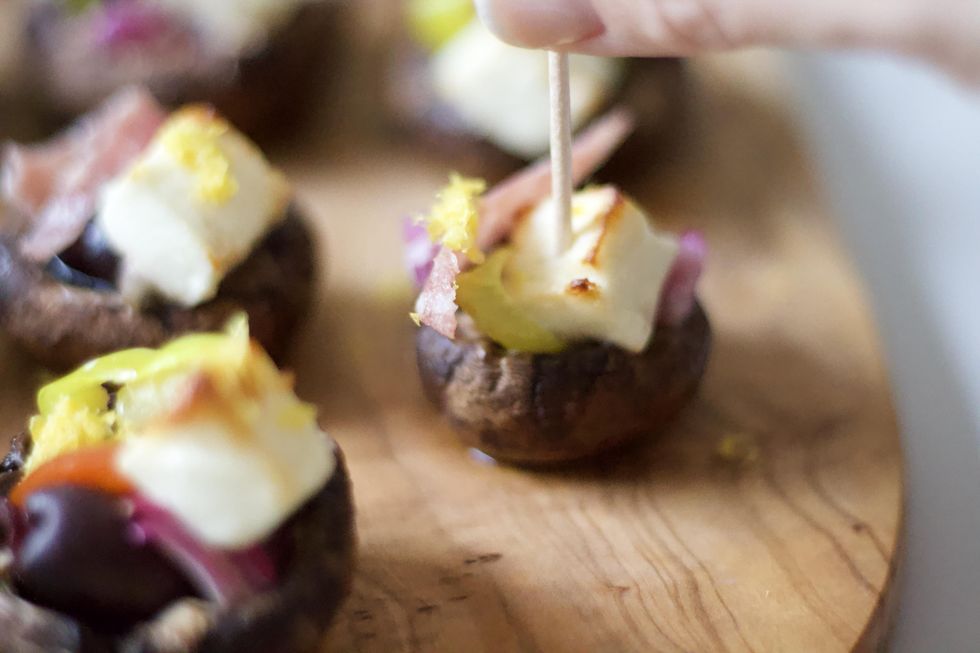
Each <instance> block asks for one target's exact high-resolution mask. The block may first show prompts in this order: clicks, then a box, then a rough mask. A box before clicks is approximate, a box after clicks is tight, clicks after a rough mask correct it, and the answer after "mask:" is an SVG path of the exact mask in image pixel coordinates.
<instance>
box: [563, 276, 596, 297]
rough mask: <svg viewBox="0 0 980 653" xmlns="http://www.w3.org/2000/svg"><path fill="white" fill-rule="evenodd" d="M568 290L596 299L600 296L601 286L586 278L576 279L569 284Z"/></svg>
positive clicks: (573, 293)
mask: <svg viewBox="0 0 980 653" xmlns="http://www.w3.org/2000/svg"><path fill="white" fill-rule="evenodd" d="M567 292H568V294H570V295H575V296H578V297H587V298H590V299H594V298H597V297H598V296H599V286H597V285H596V284H595V283H594V282H592V281H590V280H589V279H586V278H582V279H574V280H572V282H571V283H569V284H568V290H567Z"/></svg>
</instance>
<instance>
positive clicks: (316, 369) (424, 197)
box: [0, 16, 902, 653]
mask: <svg viewBox="0 0 980 653" xmlns="http://www.w3.org/2000/svg"><path fill="white" fill-rule="evenodd" d="M376 18H378V21H380V22H384V18H383V17H380V18H379V17H377V16H376ZM358 61H360V63H358V62H354V63H352V64H351V65H350V66H349V67H348V68H347V69H346V75H345V77H346V80H345V82H344V83H345V84H346V86H347V87H349V90H350V91H351V92H349V93H347V97H346V98H345V99H342V100H341V101H340V103H339V104H338V105H336V106H339V107H341V109H335V110H334V111H333V113H334V114H335V115H334V116H333V119H332V121H331V122H330V123H328V124H330V125H332V128H331V130H330V131H329V133H328V132H325V133H324V134H322V138H316V139H311V142H310V143H309V145H308V147H306V148H303V149H301V150H300V151H296V150H293V151H291V152H279V153H277V156H278V157H279V158H280V160H281V162H284V163H285V165H286V168H287V170H288V172H289V173H290V174H291V175H292V176H293V178H294V179H295V180H296V182H297V185H298V187H299V193H300V198H301V200H302V201H303V202H304V203H305V204H306V205H307V206H308V207H309V209H310V211H311V213H312V214H313V215H314V216H316V220H317V224H316V227H317V233H318V234H319V237H320V239H321V245H322V249H321V251H322V252H323V253H324V255H323V266H322V268H323V284H322V294H321V296H320V297H319V301H318V304H317V306H316V308H315V311H314V314H313V316H312V317H311V319H310V322H309V324H308V325H307V327H306V329H305V330H304V332H303V334H302V335H301V337H299V338H298V340H297V342H296V350H295V357H294V361H293V362H294V367H295V370H296V372H297V374H298V378H299V390H300V392H301V394H302V395H304V396H305V397H306V398H308V399H311V400H314V401H316V402H317V403H318V404H319V406H320V407H321V410H322V421H323V423H324V424H325V425H326V426H327V427H328V429H329V431H330V432H331V434H332V435H333V436H334V437H336V438H337V439H338V440H339V442H340V443H341V445H342V446H343V447H344V449H345V451H346V453H347V456H348V460H349V464H350V467H351V473H352V477H353V479H354V486H355V495H356V503H357V509H358V521H359V532H360V540H361V545H360V563H359V570H358V574H357V579H356V583H355V587H354V592H353V595H352V597H351V598H350V600H349V602H348V604H347V606H346V608H345V610H344V612H343V614H342V616H341V617H340V618H339V620H338V622H337V623H336V625H335V627H334V629H333V632H332V635H331V637H330V638H329V641H328V642H326V643H325V650H331V651H363V652H392V651H418V652H457V651H467V652H470V651H472V652H479V651H487V652H490V651H492V652H494V653H504V652H510V651H541V652H554V651H561V652H578V651H582V652H586V651H601V652H607V651H608V652H620V651H733V652H735V651H755V652H763V651H787V652H790V651H792V652H796V651H808V652H809V651H813V652H822V651H827V652H831V651H834V652H836V651H873V650H880V648H881V647H882V646H883V642H884V639H885V636H886V634H887V630H888V623H889V619H890V616H891V608H892V603H893V597H894V585H895V576H896V573H897V569H898V563H899V561H900V557H901V556H900V553H901V523H902V462H901V452H900V447H899V439H898V433H897V428H896V423H895V418H894V413H893V410H892V407H891V404H890V400H889V390H888V387H887V383H886V377H885V373H884V369H883V366H882V362H881V355H880V352H879V350H878V345H877V339H876V337H875V332H874V328H873V325H872V323H871V321H870V318H869V315H868V312H867V307H866V303H865V302H864V300H863V298H862V290H861V287H860V284H859V283H858V282H857V280H856V277H855V275H854V272H853V270H852V269H851V268H850V266H849V264H848V263H847V261H846V258H845V257H844V255H843V254H842V252H841V249H840V247H839V245H838V243H837V240H836V237H835V235H834V233H833V229H832V227H831V225H830V223H829V221H828V216H827V213H826V209H825V207H824V206H823V205H822V203H821V202H820V201H819V199H818V194H817V192H816V188H815V183H814V179H813V177H812V175H811V171H810V164H809V162H808V160H807V159H806V158H805V156H804V154H803V152H802V150H801V147H800V144H799V142H798V139H797V135H796V131H795V129H794V127H793V125H792V124H791V123H790V122H789V120H788V119H787V117H786V112H785V110H784V107H783V106H782V104H781V100H778V99H774V98H778V97H779V96H778V94H775V95H774V94H773V93H771V91H770V89H769V84H768V81H767V80H768V79H769V75H768V69H763V70H761V71H760V69H759V68H758V65H759V64H760V63H764V62H760V61H759V60H756V59H752V60H750V62H749V63H750V65H749V66H744V65H742V63H741V62H739V61H734V62H733V60H723V61H722V62H721V63H717V62H714V61H711V62H707V64H705V65H704V66H702V68H701V70H700V75H699V80H698V83H697V84H696V88H697V92H698V93H699V100H698V102H697V115H696V116H694V118H693V119H692V121H691V124H690V125H689V126H688V128H687V130H688V133H686V134H685V135H684V139H683V147H682V148H681V150H680V151H678V152H676V153H673V154H672V155H671V156H670V157H668V158H669V159H670V160H669V161H668V163H666V164H664V165H662V166H661V167H659V168H658V169H656V170H651V171H650V175H649V183H648V184H647V185H645V186H643V187H642V188H641V189H640V190H641V191H642V192H641V193H639V194H638V196H639V199H640V200H641V202H642V203H644V204H645V205H646V206H647V207H648V208H649V209H650V210H651V211H653V212H654V214H655V215H656V216H657V217H658V219H659V220H660V222H661V223H662V224H664V225H665V226H667V227H671V228H677V229H681V228H687V227H696V228H699V229H703V230H704V231H705V232H706V234H707V237H708V240H709V243H710V246H711V248H712V254H711V259H710V268H709V270H708V274H707V278H706V279H705V282H704V286H703V293H702V294H703V298H704V301H705V304H706V306H707V309H708V311H709V313H710V314H711V316H712V319H713V322H714V327H715V331H716V339H717V344H716V348H715V351H714V354H713V357H712V360H711V363H710V367H709V371H708V375H707V378H706V382H705V386H704V388H703V391H702V392H701V394H700V396H699V397H698V398H697V400H696V401H695V402H694V403H693V404H692V405H691V406H690V408H689V409H688V410H687V411H686V412H685V413H684V414H683V416H682V417H681V418H680V419H679V420H678V421H677V422H676V424H674V426H673V427H672V428H671V429H670V431H669V432H668V433H667V434H665V435H664V436H663V437H662V438H659V439H656V440H649V441H646V442H643V443H642V444H641V445H639V446H637V447H633V448H631V449H628V450H626V451H624V452H622V453H619V454H616V455H614V456H610V457H607V458H604V459H601V460H599V461H596V462H595V463H594V464H590V465H583V466H578V467H574V468H569V469H563V470H556V471H549V472H535V473H531V472H526V471H520V470H516V469H510V468H506V467H499V466H495V465H493V464H490V463H488V462H487V461H484V460H480V459H479V458H478V457H474V456H472V455H470V454H469V453H468V452H467V451H465V450H464V449H462V448H461V447H460V446H459V445H457V444H456V442H455V440H454V438H453V435H452V433H451V432H450V431H449V430H448V428H447V427H446V426H445V425H444V423H443V422H442V421H441V419H440V417H439V415H437V414H436V413H435V412H434V411H433V410H431V409H430V408H429V407H428V406H427V405H426V404H425V403H424V401H423V399H422V396H421V393H420V389H419V386H418V382H417V378H416V374H415V370H414V362H413V346H412V342H413V328H414V327H413V326H412V324H411V322H410V321H409V320H408V317H407V312H408V310H409V308H408V307H409V305H410V300H411V297H410V293H409V290H408V289H407V287H406V281H405V279H404V276H403V274H402V271H401V268H400V258H399V230H400V223H399V221H400V219H401V217H402V216H403V215H405V214H408V213H411V212H413V211H416V210H418V209H420V208H424V207H425V206H427V205H428V203H429V201H430V198H431V195H432V193H433V191H434V190H435V189H436V188H437V187H438V186H440V185H441V184H442V183H443V182H444V180H445V177H446V174H445V173H446V171H444V170H442V169H439V168H438V167H435V166H433V165H431V164H429V163H427V162H426V161H425V158H424V156H423V155H424V153H420V152H415V151H411V150H410V149H407V148H405V147H402V146H400V145H398V144H397V143H391V142H388V139H386V138H385V137H383V136H381V135H379V134H378V133H377V132H375V131H373V130H372V129H371V128H369V127H365V126H364V124H365V123H366V122H367V123H370V121H364V120H361V118H362V117H363V116H370V115H372V113H373V112H375V111H376V107H375V106H373V105H372V104H371V101H370V98H371V96H370V95H365V94H363V93H356V92H354V91H355V90H356V89H358V88H362V86H363V85H364V83H365V80H366V79H368V77H367V76H366V74H365V73H366V71H369V70H370V67H369V66H370V59H363V60H358ZM370 79H377V77H370ZM0 365H2V369H0V387H2V388H3V392H2V393H0V424H2V425H3V427H4V428H3V433H4V434H5V435H10V434H12V433H13V432H14V431H15V430H17V428H19V425H21V424H22V423H23V420H24V419H25V417H26V415H27V414H28V413H29V411H30V392H31V390H30V388H31V387H33V386H34V385H35V383H36V382H38V381H39V380H40V379H39V375H38V373H37V372H36V371H34V368H32V367H31V365H30V363H29V362H27V361H25V360H24V359H23V358H22V357H20V356H19V355H18V354H16V353H15V352H12V351H10V350H9V348H7V347H5V346H4V345H2V344H0Z"/></svg>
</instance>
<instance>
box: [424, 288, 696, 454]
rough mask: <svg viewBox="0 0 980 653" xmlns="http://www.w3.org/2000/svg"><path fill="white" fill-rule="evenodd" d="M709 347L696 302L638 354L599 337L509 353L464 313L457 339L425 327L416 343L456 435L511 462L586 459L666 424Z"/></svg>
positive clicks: (691, 388) (429, 385)
mask: <svg viewBox="0 0 980 653" xmlns="http://www.w3.org/2000/svg"><path fill="white" fill-rule="evenodd" d="M710 348H711V330H710V326H709V324H708V319H707V316H706V315H705V313H704V310H703V309H702V308H701V306H700V305H697V306H696V307H695V309H694V310H693V311H692V313H691V315H690V316H689V317H688V318H687V319H686V321H685V322H684V323H683V324H680V325H678V326H674V327H664V326H661V327H658V328H657V330H656V333H655V334H654V336H653V340H652V341H651V344H650V345H649V346H648V347H647V348H646V350H644V351H643V352H641V353H639V354H632V353H630V352H627V351H625V350H623V349H620V348H619V347H616V346H613V345H610V344H606V343H600V342H586V343H582V344H576V345H573V346H572V347H570V348H569V349H566V350H565V351H563V352H561V353H558V354H527V353H520V352H514V351H508V350H505V349H503V348H501V347H500V346H499V345H497V344H495V343H493V342H491V341H490V340H488V339H487V338H486V337H484V336H483V335H481V334H480V333H479V332H478V331H477V330H476V328H475V326H474V324H473V321H472V320H471V319H469V318H468V317H466V316H462V317H461V319H460V324H459V328H458V330H457V335H456V339H455V340H450V339H448V338H446V337H444V336H442V335H440V334H438V333H436V332H435V331H433V330H432V329H429V328H427V327H426V328H422V329H421V330H420V331H419V333H418V337H417V340H416V351H417V356H418V367H419V372H420V374H421V377H422V385H423V387H424V389H425V392H426V395H427V396H428V398H429V399H430V400H431V401H432V402H433V403H434V404H435V405H436V406H437V407H439V408H440V409H441V410H442V411H443V412H444V413H445V414H446V416H447V417H448V418H449V422H450V424H451V425H452V427H453V428H454V429H455V430H456V432H457V434H458V435H459V437H460V439H461V440H462V441H463V442H464V443H465V444H466V445H468V446H471V447H474V448H476V449H478V450H480V451H482V452H484V453H486V454H488V455H490V456H492V457H493V458H496V459H498V460H501V461H506V462H511V463H517V464H547V463H557V462H564V461H571V460H575V459H579V458H585V457H588V456H591V455H594V454H598V453H600V452H603V451H606V450H609V449H612V448H614V447H617V446H619V445H622V444H624V443H626V442H628V441H630V440H632V439H634V438H637V437H643V436H652V435H653V434H655V433H657V432H659V431H661V430H663V428H664V426H665V425H666V424H667V423H668V422H669V421H670V419H671V418H672V417H674V415H676V414H677V413H678V412H679V411H680V410H681V408H682V407H683V406H684V405H685V404H686V403H687V401H688V400H689V399H690V398H691V396H692V395H693V394H694V392H695V390H697V388H698V385H699V383H700V381H701V377H702V376H703V374H704V370H705V367H706V364H707V360H708V352H709V350H710Z"/></svg>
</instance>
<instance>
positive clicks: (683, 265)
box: [657, 231, 708, 327]
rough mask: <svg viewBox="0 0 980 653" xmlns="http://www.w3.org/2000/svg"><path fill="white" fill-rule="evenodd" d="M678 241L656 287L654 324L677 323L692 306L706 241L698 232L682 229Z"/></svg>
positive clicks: (705, 254)
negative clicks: (670, 264)
mask: <svg viewBox="0 0 980 653" xmlns="http://www.w3.org/2000/svg"><path fill="white" fill-rule="evenodd" d="M679 244H680V248H679V249H678V251H677V258H676V259H674V265H673V267H671V269H670V272H668V273H667V279H666V280H665V281H664V287H663V289H662V290H661V291H660V307H659V308H658V309H657V324H660V325H663V326H669V327H670V326H680V325H681V324H682V323H683V322H684V320H686V319H687V316H688V315H690V314H691V311H692V310H694V302H695V291H696V290H697V285H698V280H700V279H701V275H702V274H703V273H704V261H705V258H707V256H708V244H707V242H705V240H704V236H702V235H701V233H700V232H697V231H688V232H686V233H684V234H683V235H682V236H681V239H680V243H679Z"/></svg>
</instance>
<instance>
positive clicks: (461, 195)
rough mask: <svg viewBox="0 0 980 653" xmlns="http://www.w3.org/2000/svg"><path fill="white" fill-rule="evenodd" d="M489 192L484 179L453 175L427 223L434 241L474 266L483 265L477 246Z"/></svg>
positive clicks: (421, 220)
mask: <svg viewBox="0 0 980 653" xmlns="http://www.w3.org/2000/svg"><path fill="white" fill-rule="evenodd" d="M486 189H487V183H486V182H485V181H483V180H482V179H472V178H467V177H462V176H460V175H458V174H456V173H453V174H451V175H449V185H448V186H446V187H445V188H444V189H442V190H441V191H440V192H439V194H438V195H436V202H435V205H434V206H433V207H432V210H431V211H430V212H429V215H428V216H425V217H423V218H421V219H420V220H419V221H420V222H424V223H425V226H426V229H427V230H428V232H429V238H430V239H432V242H434V243H437V244H439V245H442V246H444V247H447V248H449V249H451V250H453V251H454V252H462V253H463V254H465V255H466V257H467V258H469V259H470V260H471V261H472V262H474V263H482V262H483V258H484V257H483V252H481V251H480V250H479V248H477V246H476V232H477V227H478V226H479V224H480V206H479V204H480V195H482V194H483V191H485V190H486Z"/></svg>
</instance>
